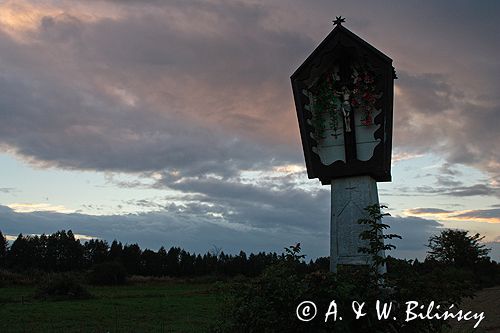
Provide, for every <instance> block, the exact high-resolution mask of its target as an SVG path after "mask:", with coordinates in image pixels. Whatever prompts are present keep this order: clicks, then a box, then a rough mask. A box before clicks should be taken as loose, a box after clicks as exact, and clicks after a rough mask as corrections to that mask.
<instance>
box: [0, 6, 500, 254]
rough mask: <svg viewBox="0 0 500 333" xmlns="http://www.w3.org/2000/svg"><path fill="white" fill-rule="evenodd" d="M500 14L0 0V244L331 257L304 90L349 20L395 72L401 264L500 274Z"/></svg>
mask: <svg viewBox="0 0 500 333" xmlns="http://www.w3.org/2000/svg"><path fill="white" fill-rule="evenodd" d="M498 14H500V3H499V2H496V1H475V2H473V1H439V2H421V1H404V2H403V1H399V2H394V1H377V2H373V1H365V2H363V1H345V2H344V1H331V0H328V1H300V0H296V1H294V0H286V1H285V0H272V1H264V0H262V1H259V0H241V1H238V0H234V1H224V0H206V1H201V0H200V1H190V0H189V1H186V0H182V1H181V0H177V1H176V0H172V1H160V0H149V1H148V0H140V1H139V0H128V1H124V0H122V1H118V0H116V1H111V0H110V1H98V0H95V1H91V0H88V1H74V0H72V1H69V0H68V1H62V0H32V1H26V0H12V1H10V0H7V1H0V230H2V232H3V233H4V234H7V235H9V238H12V237H15V235H17V234H18V233H20V232H22V233H24V234H41V233H52V232H55V231H57V230H61V229H66V230H67V229H72V230H73V232H74V233H75V234H78V235H80V237H82V239H85V238H88V237H99V238H103V239H106V240H113V239H115V238H116V239H118V240H121V241H122V242H125V243H126V242H128V243H131V242H138V243H139V244H140V245H141V246H142V247H149V248H152V249H157V248H159V247H160V246H161V245H165V246H167V247H170V246H172V245H178V246H181V247H183V248H185V249H187V250H190V251H196V252H206V251H208V250H210V249H211V248H213V247H214V246H217V247H219V248H222V249H223V250H224V251H226V252H237V251H239V250H240V249H243V250H245V251H247V252H255V251H261V250H265V251H281V249H282V248H283V247H284V246H287V245H290V244H292V243H294V242H301V243H302V244H303V249H304V252H305V253H306V254H308V255H309V256H311V257H316V256H324V255H328V253H329V212H330V206H329V205H330V203H329V197H330V192H329V187H328V186H321V185H320V183H319V181H317V180H308V179H307V176H306V173H305V166H304V160H303V155H302V148H301V145H300V138H299V131H298V124H297V119H296V115H295V109H294V104H293V97H292V92H291V86H290V79H289V77H290V75H291V74H292V73H293V71H294V70H295V69H296V68H297V67H298V66H299V65H300V64H301V63H302V62H303V61H304V60H305V58H306V57H307V56H308V55H309V54H310V53H311V52H312V50H314V48H315V47H316V46H317V45H318V44H319V42H321V40H322V39H323V38H324V37H325V36H326V35H327V34H328V33H329V32H330V31H331V29H332V28H333V27H332V24H331V21H332V19H333V18H334V17H335V16H338V15H342V16H345V17H347V22H346V24H345V26H346V27H347V28H348V29H350V30H351V31H353V32H354V33H356V34H358V35H359V36H360V37H362V38H363V39H365V40H366V41H368V42H369V43H371V44H372V45H374V46H376V47H377V48H378V49H380V50H381V51H382V52H384V53H385V54H387V55H388V56H389V57H391V58H392V59H393V61H394V66H395V67H396V70H397V73H398V77H399V79H398V80H396V83H395V84H396V86H395V107H394V116H395V121H394V139H393V145H394V149H393V166H392V173H393V181H392V182H391V183H379V184H378V185H379V195H380V201H381V202H382V203H384V204H386V205H388V206H389V208H390V209H389V212H390V213H391V214H392V217H390V218H387V222H388V223H389V224H390V225H391V226H392V227H393V228H392V229H391V231H392V232H395V233H399V234H401V235H402V236H403V237H404V239H403V241H401V242H397V243H396V245H397V246H398V249H397V250H396V251H395V252H394V253H393V255H396V256H399V257H407V258H414V257H420V258H422V257H423V256H425V244H426V243H427V239H428V237H429V236H430V235H432V234H435V233H437V232H439V230H440V229H441V228H461V229H466V230H470V231H471V232H473V233H476V232H479V233H481V234H482V235H484V236H485V239H484V241H485V242H487V243H488V246H489V247H490V248H492V249H493V250H492V253H491V255H492V257H493V258H494V259H496V260H500V200H499V198H500V131H499V130H498V126H499V125H500V122H499V121H498V117H500V95H499V88H500V62H499V61H498V54H499V53H500V43H498V36H499V35H500V25H499V24H498Z"/></svg>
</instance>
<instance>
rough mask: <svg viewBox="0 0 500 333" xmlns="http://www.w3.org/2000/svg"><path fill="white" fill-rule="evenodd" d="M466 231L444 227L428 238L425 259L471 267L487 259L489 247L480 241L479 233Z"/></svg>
mask: <svg viewBox="0 0 500 333" xmlns="http://www.w3.org/2000/svg"><path fill="white" fill-rule="evenodd" d="M468 233H469V232H468V231H465V230H454V229H446V230H443V231H441V233H440V234H439V235H434V236H432V237H431V238H429V245H428V247H429V248H430V250H429V251H428V252H427V253H428V254H427V259H428V260H431V261H437V262H439V263H443V264H450V265H453V266H456V267H460V268H473V267H475V266H476V265H477V264H478V263H479V262H481V261H483V260H488V261H489V257H488V253H489V251H490V250H489V249H487V248H485V246H484V245H483V244H480V241H481V240H482V239H483V238H484V237H481V236H480V235H479V234H475V235H472V236H471V235H468Z"/></svg>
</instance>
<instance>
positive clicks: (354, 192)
mask: <svg viewBox="0 0 500 333" xmlns="http://www.w3.org/2000/svg"><path fill="white" fill-rule="evenodd" d="M331 186H332V212H331V224H330V227H331V229H330V271H332V272H336V271H337V265H370V264H371V255H370V254H367V253H362V252H359V251H358V249H359V247H363V246H367V242H366V241H363V240H361V239H360V238H359V234H360V233H361V232H362V231H363V230H364V228H366V226H365V225H362V224H359V223H358V220H359V219H361V218H366V217H368V214H367V212H366V211H365V210H364V208H366V207H367V206H370V205H373V204H378V203H379V201H378V192H377V182H376V181H375V180H374V179H373V178H371V177H370V176H357V177H347V178H340V179H334V180H332V184H331ZM379 255H382V256H384V255H385V254H384V253H380V254H379ZM379 272H381V273H384V272H385V266H383V267H380V268H379Z"/></svg>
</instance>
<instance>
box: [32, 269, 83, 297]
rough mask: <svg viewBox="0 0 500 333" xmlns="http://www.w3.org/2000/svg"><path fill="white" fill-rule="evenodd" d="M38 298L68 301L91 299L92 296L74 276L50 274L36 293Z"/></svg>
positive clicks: (40, 284)
mask: <svg viewBox="0 0 500 333" xmlns="http://www.w3.org/2000/svg"><path fill="white" fill-rule="evenodd" d="M35 297H36V298H42V299H53V300H68V299H85V298H91V297H92V295H91V294H90V293H89V292H88V290H87V289H86V288H85V287H84V286H83V285H82V284H81V283H80V281H78V280H77V279H76V278H75V277H74V276H73V275H71V274H67V273H61V274H50V275H47V276H46V277H45V279H43V280H42V281H41V282H40V283H39V285H38V287H37V289H36V292H35Z"/></svg>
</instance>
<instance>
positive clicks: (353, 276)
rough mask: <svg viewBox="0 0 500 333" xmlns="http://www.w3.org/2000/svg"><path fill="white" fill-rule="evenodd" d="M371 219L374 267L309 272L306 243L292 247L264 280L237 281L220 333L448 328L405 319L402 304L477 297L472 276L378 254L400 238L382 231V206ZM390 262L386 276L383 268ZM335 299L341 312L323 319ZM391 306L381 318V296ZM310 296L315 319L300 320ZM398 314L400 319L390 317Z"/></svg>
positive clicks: (367, 221) (445, 302) (366, 235)
mask: <svg viewBox="0 0 500 333" xmlns="http://www.w3.org/2000/svg"><path fill="white" fill-rule="evenodd" d="M367 211H368V213H369V218H368V219H363V220H360V221H359V222H360V223H362V224H365V225H368V226H369V228H368V229H367V230H368V231H364V232H363V233H362V234H361V237H362V238H363V239H366V240H368V244H370V247H368V248H366V249H365V252H367V253H369V254H370V255H371V256H372V265H371V266H355V267H352V266H341V267H339V269H338V272H337V273H330V272H321V271H316V272H312V273H309V274H306V273H305V272H304V271H303V270H302V269H301V267H302V263H303V256H302V255H300V254H299V252H300V244H297V245H296V246H292V247H290V249H291V250H290V249H288V248H286V249H285V251H286V253H285V254H284V255H282V256H281V257H280V260H279V262H278V263H276V264H274V265H272V266H271V267H269V268H268V269H266V270H265V272H264V273H263V274H262V275H261V276H260V277H258V278H256V279H254V280H251V281H250V282H243V283H235V284H233V285H232V286H231V287H230V288H229V292H227V293H226V296H225V297H226V299H225V300H224V301H225V302H224V304H225V308H224V309H223V313H222V315H221V318H220V320H219V321H218V323H217V324H216V325H214V326H213V327H212V331H214V332H275V331H279V332H331V331H335V332H346V333H348V332H356V333H358V332H367V333H368V332H410V333H411V332H442V331H443V329H444V327H445V326H446V325H447V324H446V323H445V322H443V321H442V320H414V321H410V322H406V321H405V315H404V311H405V310H406V308H405V307H404V304H405V302H407V301H410V300H411V301H417V302H418V303H419V304H430V302H431V301H436V302H437V303H439V304H442V305H448V304H451V303H455V304H458V303H459V302H460V301H461V300H462V299H463V297H466V296H469V295H471V288H470V283H471V280H472V276H471V275H470V274H468V272H467V271H464V270H460V269H457V268H454V267H437V268H436V269H431V270H430V271H425V269H423V268H425V267H423V266H422V267H415V265H412V263H411V262H408V261H404V260H401V261H398V260H394V259H392V258H390V257H388V258H385V257H382V256H380V255H379V254H380V251H381V250H390V249H392V248H393V246H392V245H389V244H384V243H383V241H384V240H385V239H391V238H395V237H396V238H398V237H399V236H397V235H391V234H387V235H382V234H381V233H380V230H381V229H387V228H388V226H387V225H384V224H382V223H381V222H380V220H381V219H382V217H383V216H385V214H381V213H380V206H370V207H368V208H367ZM384 264H386V265H387V266H388V268H389V272H388V273H387V274H381V270H379V269H378V268H379V267H380V265H384ZM332 300H335V302H336V305H337V309H338V312H339V314H338V316H339V317H340V316H341V317H342V320H337V321H334V320H333V315H332V316H330V317H329V319H328V321H327V322H326V323H325V314H326V313H327V311H328V309H329V305H330V302H331V301H332ZM377 300H380V301H381V302H382V303H389V302H391V303H392V304H393V307H392V311H391V318H390V319H388V320H379V319H378V318H377V313H376V311H374V309H375V304H376V301H377ZM303 301H312V302H314V304H315V305H316V307H317V316H316V317H315V318H314V319H313V320H311V321H308V322H303V321H300V320H299V319H298V318H297V317H296V309H297V306H298V305H299V304H300V303H301V302H303ZM353 301H358V302H360V303H361V302H365V306H364V311H363V312H364V313H366V315H365V316H363V317H361V318H359V319H356V317H355V314H354V313H353V311H351V305H352V302H353ZM392 316H395V317H396V320H392Z"/></svg>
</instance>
